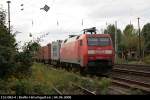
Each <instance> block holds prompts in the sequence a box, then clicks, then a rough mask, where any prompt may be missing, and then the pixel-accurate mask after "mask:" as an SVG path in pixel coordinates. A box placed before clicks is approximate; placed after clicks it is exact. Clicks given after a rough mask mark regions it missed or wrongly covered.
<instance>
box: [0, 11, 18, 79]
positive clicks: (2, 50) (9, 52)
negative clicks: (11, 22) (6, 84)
mask: <svg viewBox="0 0 150 100" xmlns="http://www.w3.org/2000/svg"><path fill="white" fill-rule="evenodd" d="M5 15H6V14H5V12H4V11H3V10H0V16H1V18H0V24H1V25H0V76H1V77H3V76H5V75H8V74H9V73H10V72H11V70H12V69H13V68H14V66H15V59H14V58H15V55H16V43H15V42H16V41H15V38H14V36H13V35H12V34H10V33H9V32H8V29H7V27H6V26H5Z"/></svg>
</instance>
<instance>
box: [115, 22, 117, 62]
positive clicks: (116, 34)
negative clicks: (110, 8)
mask: <svg viewBox="0 0 150 100" xmlns="http://www.w3.org/2000/svg"><path fill="white" fill-rule="evenodd" d="M117 49H118V48H117V21H115V60H116V59H117V52H118V50H117Z"/></svg>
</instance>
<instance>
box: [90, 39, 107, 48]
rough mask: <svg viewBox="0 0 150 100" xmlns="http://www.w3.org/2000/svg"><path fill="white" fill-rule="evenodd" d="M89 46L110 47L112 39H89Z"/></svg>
mask: <svg viewBox="0 0 150 100" xmlns="http://www.w3.org/2000/svg"><path fill="white" fill-rule="evenodd" d="M88 45H89V46H109V45H110V38H108V37H89V38H88Z"/></svg>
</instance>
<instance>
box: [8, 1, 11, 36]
mask: <svg viewBox="0 0 150 100" xmlns="http://www.w3.org/2000/svg"><path fill="white" fill-rule="evenodd" d="M7 3H8V31H9V34H10V5H9V4H10V3H11V1H7Z"/></svg>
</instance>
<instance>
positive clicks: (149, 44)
mask: <svg viewBox="0 0 150 100" xmlns="http://www.w3.org/2000/svg"><path fill="white" fill-rule="evenodd" d="M142 36H143V37H144V39H145V49H146V50H147V51H150V23H147V24H145V25H144V27H143V29H142Z"/></svg>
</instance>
